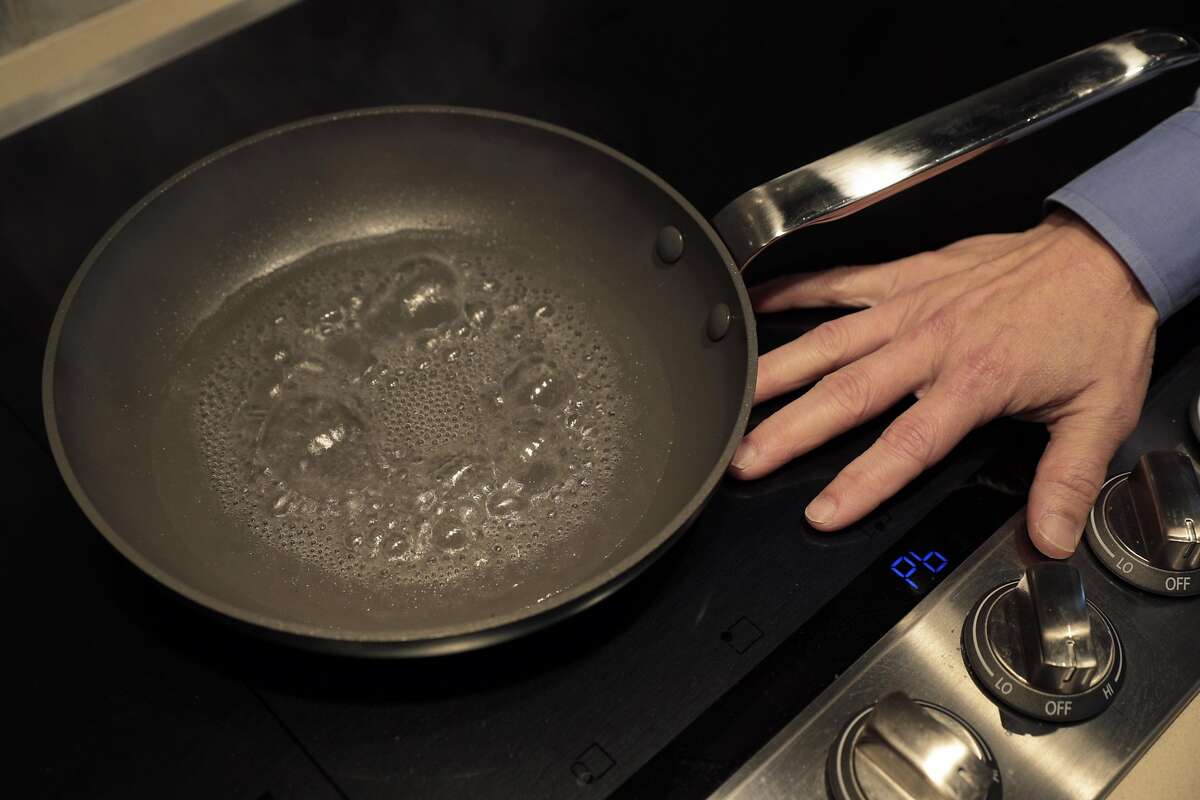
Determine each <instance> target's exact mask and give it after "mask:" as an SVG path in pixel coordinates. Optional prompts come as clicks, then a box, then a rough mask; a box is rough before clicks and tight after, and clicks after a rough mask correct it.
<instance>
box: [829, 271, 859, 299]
mask: <svg viewBox="0 0 1200 800" xmlns="http://www.w3.org/2000/svg"><path fill="white" fill-rule="evenodd" d="M823 282H824V284H825V288H826V289H827V290H828V291H829V293H830V294H834V295H839V296H840V295H842V294H843V293H845V292H849V291H850V290H851V289H852V288H853V287H854V272H853V271H852V270H851V269H850V268H849V267H834V268H833V269H830V270H828V271H827V272H826V273H825V275H824V280H823Z"/></svg>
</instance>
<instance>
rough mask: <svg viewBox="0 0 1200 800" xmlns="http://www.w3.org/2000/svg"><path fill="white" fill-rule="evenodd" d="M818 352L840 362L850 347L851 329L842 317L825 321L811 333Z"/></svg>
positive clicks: (825, 357)
mask: <svg viewBox="0 0 1200 800" xmlns="http://www.w3.org/2000/svg"><path fill="white" fill-rule="evenodd" d="M808 335H809V336H810V337H811V338H812V343H813V347H814V348H815V349H816V351H817V354H818V355H820V356H821V357H822V358H823V359H825V360H826V361H828V362H830V363H834V364H840V363H841V362H842V360H843V359H844V358H845V357H846V353H847V352H849V349H850V331H849V329H848V328H847V326H846V323H845V322H843V321H842V320H840V319H835V320H832V321H830V322H824V323H822V324H820V325H818V326H817V327H815V328H813V329H812V330H811V331H810V332H809V334H808Z"/></svg>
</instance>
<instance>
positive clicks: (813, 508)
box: [804, 494, 837, 525]
mask: <svg viewBox="0 0 1200 800" xmlns="http://www.w3.org/2000/svg"><path fill="white" fill-rule="evenodd" d="M836 513H837V503H835V502H833V498H832V497H827V496H825V495H823V494H819V495H817V496H816V497H815V498H814V499H813V501H812V502H811V503H809V504H808V508H806V509H804V516H805V517H806V518H807V519H808V521H809V522H813V523H816V524H817V525H825V524H827V523H829V522H832V521H833V515H834V514H836Z"/></svg>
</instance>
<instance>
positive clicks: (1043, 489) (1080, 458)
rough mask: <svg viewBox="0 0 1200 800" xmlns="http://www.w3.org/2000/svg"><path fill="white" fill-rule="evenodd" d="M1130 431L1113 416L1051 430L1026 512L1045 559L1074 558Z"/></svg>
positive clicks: (1074, 420) (1088, 417) (1080, 419)
mask: <svg viewBox="0 0 1200 800" xmlns="http://www.w3.org/2000/svg"><path fill="white" fill-rule="evenodd" d="M1131 428H1132V424H1131V423H1129V422H1127V421H1125V420H1123V419H1120V418H1117V419H1114V418H1113V415H1105V414H1100V413H1091V414H1089V413H1084V412H1080V413H1078V414H1075V415H1072V416H1068V417H1065V418H1063V419H1061V420H1059V421H1058V422H1055V423H1054V424H1053V425H1051V426H1050V443H1049V444H1048V445H1046V451H1045V452H1044V453H1043V454H1042V459H1041V461H1039V462H1038V468H1037V473H1036V475H1035V476H1034V480H1033V487H1032V488H1031V489H1030V491H1029V507H1028V509H1027V511H1026V514H1027V517H1026V519H1027V520H1028V525H1029V538H1030V539H1031V540H1032V541H1033V544H1034V546H1035V547H1037V549H1038V550H1040V551H1042V553H1044V554H1046V555H1048V556H1050V557H1051V558H1066V557H1067V556H1069V555H1071V553H1073V552H1075V547H1076V545H1077V544H1079V537H1080V534H1082V532H1083V525H1084V522H1085V521H1086V519H1087V515H1088V513H1089V512H1090V511H1091V507H1092V504H1093V503H1094V502H1096V495H1097V494H1098V493H1099V492H1100V486H1101V485H1102V484H1103V483H1104V476H1105V474H1106V472H1107V470H1108V462H1109V461H1111V460H1112V457H1113V453H1115V452H1116V450H1117V447H1118V446H1119V445H1120V443H1121V440H1122V439H1124V438H1125V436H1126V435H1127V434H1128V433H1129V431H1130V430H1131Z"/></svg>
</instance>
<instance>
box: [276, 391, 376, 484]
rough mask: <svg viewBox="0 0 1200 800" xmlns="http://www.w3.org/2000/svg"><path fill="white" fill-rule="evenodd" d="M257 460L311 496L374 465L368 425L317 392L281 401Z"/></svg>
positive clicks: (356, 477) (355, 477)
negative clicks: (310, 492)
mask: <svg viewBox="0 0 1200 800" xmlns="http://www.w3.org/2000/svg"><path fill="white" fill-rule="evenodd" d="M257 457H258V458H259V459H260V460H261V461H262V462H263V463H265V464H266V465H267V466H268V467H270V468H271V469H272V470H273V471H274V472H275V473H277V474H278V475H279V476H280V477H281V478H282V480H283V481H284V482H285V483H287V484H288V485H290V486H294V487H295V488H296V489H298V490H300V491H315V492H322V491H324V490H325V489H327V488H328V487H330V486H341V485H348V484H350V483H354V482H357V481H358V480H360V479H361V477H362V474H363V472H364V470H366V469H368V468H369V466H370V465H371V463H372V462H373V458H372V454H371V452H370V445H369V443H368V441H367V437H366V422H365V421H364V420H363V419H362V418H361V417H360V416H359V415H358V414H356V413H355V412H354V411H352V410H351V409H350V408H349V407H348V406H347V405H345V404H343V403H342V402H340V401H339V400H334V399H332V398H328V397H322V396H321V395H316V394H304V395H300V396H297V397H288V398H284V399H282V400H280V401H279V403H278V405H276V406H275V408H273V409H272V410H271V414H270V416H269V417H268V418H267V421H266V424H265V426H264V427H263V430H262V434H261V435H260V437H259V442H258V452H257Z"/></svg>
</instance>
